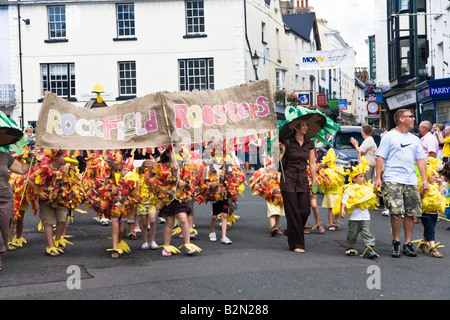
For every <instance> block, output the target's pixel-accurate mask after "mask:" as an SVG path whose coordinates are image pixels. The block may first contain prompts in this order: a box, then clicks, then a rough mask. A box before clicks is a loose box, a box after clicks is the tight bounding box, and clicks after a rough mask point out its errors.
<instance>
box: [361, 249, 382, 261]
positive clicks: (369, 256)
mask: <svg viewBox="0 0 450 320" xmlns="http://www.w3.org/2000/svg"><path fill="white" fill-rule="evenodd" d="M361 257H363V258H366V259H374V258H378V257H379V255H378V254H377V253H376V252H375V251H374V250H373V248H372V247H371V246H367V247H366V250H364V252H363V254H362V255H361Z"/></svg>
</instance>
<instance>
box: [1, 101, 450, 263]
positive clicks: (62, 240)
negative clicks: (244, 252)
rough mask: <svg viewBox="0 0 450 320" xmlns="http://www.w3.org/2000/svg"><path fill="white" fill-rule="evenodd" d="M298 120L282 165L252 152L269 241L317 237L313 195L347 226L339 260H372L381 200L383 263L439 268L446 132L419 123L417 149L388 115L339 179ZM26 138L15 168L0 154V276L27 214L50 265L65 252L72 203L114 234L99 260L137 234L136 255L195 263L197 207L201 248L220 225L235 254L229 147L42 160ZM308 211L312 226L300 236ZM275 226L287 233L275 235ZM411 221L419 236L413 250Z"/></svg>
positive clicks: (332, 227) (291, 243)
mask: <svg viewBox="0 0 450 320" xmlns="http://www.w3.org/2000/svg"><path fill="white" fill-rule="evenodd" d="M296 120H297V121H296V122H295V123H292V125H291V126H290V130H289V132H288V134H284V135H283V134H280V139H279V148H280V157H279V158H280V159H279V160H280V161H279V163H278V159H276V156H275V155H272V154H269V153H267V152H261V154H264V155H263V156H261V157H258V160H261V161H260V162H258V167H257V170H256V171H255V172H254V173H253V174H252V175H251V177H250V178H249V179H248V184H249V186H250V187H251V188H252V191H253V194H254V195H259V196H261V197H262V198H263V199H264V200H266V202H267V217H268V218H269V227H270V234H271V235H272V236H277V235H284V236H286V238H287V244H288V248H289V250H291V251H293V252H297V253H304V252H306V243H305V237H304V235H305V234H307V233H310V232H311V231H312V230H314V229H317V230H318V232H319V233H323V232H325V228H324V227H323V226H322V222H321V221H320V217H319V214H318V204H317V196H316V195H317V193H319V192H320V193H323V195H324V197H323V202H322V204H321V206H322V207H323V208H327V218H328V224H327V225H326V228H327V229H328V230H329V231H336V230H338V229H339V224H340V223H339V217H340V218H348V233H347V237H346V243H347V248H346V250H345V254H346V255H348V256H354V255H357V254H358V252H357V250H356V248H355V244H356V241H357V237H358V236H361V237H362V239H363V241H364V245H365V249H364V251H363V253H362V255H361V256H362V257H364V258H369V259H373V258H376V257H378V254H377V253H376V252H375V250H374V248H375V235H374V233H373V232H372V231H371V228H370V211H372V210H374V209H376V208H377V207H378V206H379V202H380V201H381V200H382V201H383V203H384V206H385V208H386V211H388V212H389V217H390V224H391V228H392V237H393V239H392V252H391V256H393V257H400V256H401V255H407V256H411V257H414V256H416V255H417V253H416V250H417V249H420V250H422V251H423V252H426V253H428V254H430V255H431V256H432V257H437V258H440V257H442V253H440V252H439V250H438V249H439V248H440V243H439V242H438V241H437V240H436V238H435V226H436V221H437V220H438V217H439V213H440V212H442V213H445V214H447V217H448V218H450V211H449V206H448V204H449V202H450V183H449V182H450V163H449V157H450V126H446V127H443V126H442V125H439V124H434V125H433V126H432V125H431V123H429V122H428V121H423V122H421V123H420V124H419V132H420V139H419V138H418V137H417V136H416V135H415V134H413V133H412V131H413V129H414V125H415V118H414V115H413V114H412V113H411V112H410V111H409V110H406V109H401V110H399V111H397V112H396V114H395V116H394V122H395V124H396V126H395V128H394V129H393V130H391V131H389V132H386V133H385V134H383V136H382V139H381V142H380V144H379V146H376V144H375V142H374V140H373V137H372V136H373V128H372V127H371V126H370V125H364V126H362V132H361V135H362V137H363V139H364V141H363V143H362V144H361V145H359V144H358V142H357V141H356V140H355V139H352V141H351V142H352V144H353V145H354V146H355V149H356V150H357V151H358V153H359V155H360V157H359V163H358V165H356V166H354V167H352V168H350V169H347V170H345V169H344V168H343V167H340V166H338V161H337V160H338V155H336V153H335V152H334V150H333V149H329V151H328V153H327V154H326V155H325V156H324V157H323V158H322V159H321V161H320V162H319V161H317V159H316V147H315V144H314V141H313V140H312V137H313V136H314V134H315V133H317V129H315V128H314V125H315V124H316V123H317V121H319V120H318V119H315V118H314V116H311V115H307V116H302V117H299V118H298V119H296ZM27 138H29V139H32V141H33V143H30V145H29V146H28V149H27V150H26V152H24V153H23V154H22V155H21V156H20V157H18V158H14V157H12V156H11V155H10V154H8V153H7V152H0V189H1V190H0V191H1V192H0V236H1V237H0V270H1V257H2V256H3V254H4V252H5V251H7V250H15V249H16V248H20V247H23V246H24V245H26V243H27V242H26V240H25V239H24V238H23V236H22V232H23V220H24V215H25V211H26V210H27V209H28V207H29V206H31V208H32V209H33V211H34V212H35V214H39V218H40V221H41V222H40V224H41V227H42V231H43V233H44V238H45V243H46V248H45V253H46V254H47V255H49V256H52V257H57V256H60V255H61V254H64V253H65V252H66V250H67V246H68V245H72V242H70V241H69V239H70V238H69V236H68V235H67V234H66V229H67V221H68V217H70V216H71V215H72V212H73V211H74V210H76V209H78V207H79V206H80V205H81V204H85V205H86V207H87V208H88V209H90V210H92V211H93V212H95V213H96V218H97V220H98V221H99V222H101V223H103V224H105V225H110V226H111V246H112V247H111V248H110V249H108V251H110V253H111V258H114V259H117V258H119V257H120V256H121V255H122V254H123V253H126V252H129V251H130V248H129V246H128V245H127V243H126V241H125V240H126V239H127V238H128V239H131V240H135V239H137V236H136V234H137V232H141V240H142V245H141V248H142V249H143V250H147V249H154V250H156V249H158V248H162V251H161V252H162V255H163V256H165V257H168V256H171V255H173V254H177V253H180V252H181V251H180V249H181V248H182V247H184V250H185V252H186V254H188V255H193V254H195V253H199V252H201V251H202V249H201V248H199V247H198V246H196V245H195V244H193V243H192V242H191V240H192V239H195V237H196V234H197V231H196V230H195V224H194V210H193V208H194V206H193V205H194V203H196V202H197V203H199V204H208V205H210V206H211V218H210V234H209V240H210V241H217V239H218V237H217V235H216V231H215V225H216V221H220V222H221V227H220V231H219V232H220V237H219V238H220V242H221V243H223V244H227V245H229V244H231V243H232V241H231V239H230V238H229V236H228V235H227V231H228V227H229V226H230V225H232V224H233V223H235V222H236V219H238V218H239V216H236V215H235V214H234V213H235V210H236V209H237V202H238V198H239V196H240V195H241V194H242V191H243V189H244V188H245V184H246V183H247V182H246V175H247V174H249V171H248V170H249V166H248V160H249V156H248V150H247V149H244V150H245V152H246V154H245V160H244V163H243V166H242V167H243V168H242V167H241V164H240V161H239V158H238V157H237V156H236V151H237V147H238V146H237V143H236V141H235V140H234V139H231V140H229V141H220V142H217V141H215V142H210V143H208V144H205V145H203V146H201V148H196V146H194V145H191V146H182V147H180V146H166V147H165V148H156V149H153V150H152V151H151V152H146V150H107V151H97V150H84V151H68V150H50V149H41V148H39V147H35V146H34V136H33V135H32V128H31V130H30V128H27ZM275 143H278V142H275ZM246 144H248V141H246ZM277 147H278V145H277ZM258 148H262V149H264V143H261V141H259V142H258ZM199 150H201V151H199ZM264 150H265V151H267V149H264ZM275 159H276V160H275ZM311 211H312V212H313V213H314V220H315V224H314V225H313V226H312V227H311V226H308V225H307V221H308V218H309V215H310V212H311ZM282 216H284V217H285V218H286V228H283V227H282V226H281V221H280V217H282ZM418 218H420V219H421V220H422V223H423V226H424V234H423V238H422V239H420V240H413V239H412V235H413V230H414V224H415V223H417V221H418ZM157 222H162V223H165V226H164V230H163V243H162V244H160V245H158V244H157V243H156V242H155V226H156V223H157ZM127 227H128V229H129V232H128V234H127V233H126V229H127ZM402 227H403V229H404V239H403V244H402V243H401V239H400V231H401V229H402ZM14 233H15V235H14V237H13V234H14ZM175 235H176V236H178V237H179V238H181V239H183V240H182V241H183V242H184V244H183V245H182V246H181V247H175V246H173V245H172V244H171V239H172V238H173V236H175ZM415 243H417V246H416V248H414V246H413V244H415Z"/></svg>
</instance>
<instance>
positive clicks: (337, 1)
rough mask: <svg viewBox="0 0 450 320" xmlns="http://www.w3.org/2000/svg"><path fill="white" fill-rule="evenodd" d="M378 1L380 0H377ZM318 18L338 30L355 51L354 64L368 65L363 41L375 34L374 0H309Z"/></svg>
mask: <svg viewBox="0 0 450 320" xmlns="http://www.w3.org/2000/svg"><path fill="white" fill-rule="evenodd" d="M378 1H380V0H378ZM308 4H309V6H310V7H313V8H314V11H315V13H316V17H317V18H318V19H326V20H327V21H328V26H329V27H330V28H331V29H333V30H337V31H339V32H340V35H341V36H342V38H343V39H344V41H345V42H346V43H347V44H348V45H349V46H351V47H353V48H354V49H355V51H356V52H357V55H356V64H357V65H356V66H358V67H359V66H364V67H365V66H367V67H368V66H369V47H368V45H367V44H366V43H365V41H366V40H367V38H368V37H369V36H370V35H374V34H375V27H376V26H375V21H376V12H377V9H376V7H375V0H309V2H308Z"/></svg>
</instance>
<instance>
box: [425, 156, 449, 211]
mask: <svg viewBox="0 0 450 320" xmlns="http://www.w3.org/2000/svg"><path fill="white" fill-rule="evenodd" d="M441 165H442V162H441V161H439V159H436V158H433V157H430V158H428V160H427V178H430V176H431V175H432V174H435V175H436V177H439V174H438V172H437V171H438V167H439V166H441ZM418 178H419V189H422V185H423V180H422V177H421V175H420V174H419V175H418ZM429 185H430V188H429V190H428V192H426V193H425V194H424V195H423V198H422V212H437V211H439V212H445V208H446V207H447V206H449V205H450V203H449V202H448V200H447V198H446V197H445V196H444V195H443V194H442V193H441V191H440V188H439V184H437V183H436V182H435V183H430V184H429Z"/></svg>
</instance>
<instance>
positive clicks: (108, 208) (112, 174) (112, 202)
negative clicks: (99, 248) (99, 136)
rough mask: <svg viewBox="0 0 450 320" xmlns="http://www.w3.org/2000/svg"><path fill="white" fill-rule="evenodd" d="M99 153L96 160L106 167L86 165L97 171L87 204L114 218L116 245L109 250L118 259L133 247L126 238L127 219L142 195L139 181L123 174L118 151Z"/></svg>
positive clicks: (112, 223) (113, 234) (112, 234)
mask: <svg viewBox="0 0 450 320" xmlns="http://www.w3.org/2000/svg"><path fill="white" fill-rule="evenodd" d="M99 157H100V158H99V159H97V158H96V157H94V159H95V161H94V162H93V163H96V164H102V166H104V167H102V168H100V167H97V166H96V165H94V166H91V164H89V165H87V166H86V169H88V168H89V169H92V170H94V171H96V178H95V180H93V181H92V182H91V187H90V188H89V190H88V192H87V193H86V199H87V207H88V208H90V209H92V210H94V211H95V212H96V213H97V215H98V216H102V215H103V216H104V217H105V218H106V219H110V220H111V240H112V248H111V249H108V250H107V251H110V252H112V254H111V258H113V259H116V258H118V257H119V256H120V254H122V253H123V252H129V251H130V248H129V246H128V245H127V244H126V242H125V241H124V240H123V233H124V232H125V223H126V222H127V219H128V217H129V215H130V213H131V212H134V210H135V208H136V205H137V204H138V203H139V202H140V200H141V199H140V197H139V194H138V190H137V188H136V186H135V183H134V182H133V181H132V180H126V179H124V177H123V176H122V169H123V164H122V158H121V156H120V155H118V154H117V151H109V152H108V154H107V155H105V154H103V155H100V156H99ZM88 173H89V172H88Z"/></svg>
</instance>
